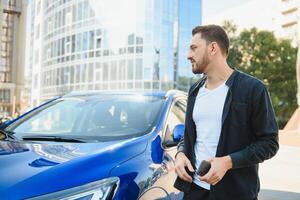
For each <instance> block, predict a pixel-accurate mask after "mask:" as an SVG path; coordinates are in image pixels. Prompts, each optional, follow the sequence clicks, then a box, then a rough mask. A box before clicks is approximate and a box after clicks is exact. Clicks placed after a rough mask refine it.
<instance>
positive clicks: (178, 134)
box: [173, 124, 184, 142]
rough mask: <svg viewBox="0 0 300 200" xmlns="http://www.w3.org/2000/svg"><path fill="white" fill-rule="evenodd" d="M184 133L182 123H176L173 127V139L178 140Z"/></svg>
mask: <svg viewBox="0 0 300 200" xmlns="http://www.w3.org/2000/svg"><path fill="white" fill-rule="evenodd" d="M183 135H184V124H177V125H176V126H175V127H174V129H173V141H174V142H179V141H180V140H181V138H183Z"/></svg>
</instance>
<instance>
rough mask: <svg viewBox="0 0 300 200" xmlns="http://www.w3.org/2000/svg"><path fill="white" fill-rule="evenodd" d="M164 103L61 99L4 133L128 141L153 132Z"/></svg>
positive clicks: (109, 97) (124, 98) (112, 97)
mask: <svg viewBox="0 0 300 200" xmlns="http://www.w3.org/2000/svg"><path fill="white" fill-rule="evenodd" d="M164 101H165V98H164V97H156V96H142V95H101V96H99V97H90V98H89V97H82V98H81V97H80V98H64V99H59V100H56V101H54V102H51V103H49V104H47V105H46V106H43V107H42V108H40V109H38V110H36V111H34V112H33V113H31V114H29V115H28V116H24V117H23V118H21V119H19V120H17V121H16V122H14V123H13V124H11V125H10V126H9V127H7V128H6V130H7V131H12V132H14V135H15V136H16V137H19V138H22V137H23V136H27V135H35V134H36V135H60V136H62V135H64V136H76V137H80V138H83V139H84V138H97V139H99V140H101V139H103V138H105V139H106V140H107V139H110V138H118V139H122V138H128V137H129V138H130V137H134V136H137V135H141V134H146V133H148V132H149V131H150V130H152V128H153V127H154V126H155V123H156V121H157V118H158V116H159V114H160V111H161V108H162V105H163V103H164Z"/></svg>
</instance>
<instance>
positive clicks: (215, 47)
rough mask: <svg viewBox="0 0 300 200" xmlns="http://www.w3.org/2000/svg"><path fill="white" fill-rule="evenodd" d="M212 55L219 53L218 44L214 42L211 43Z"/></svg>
mask: <svg viewBox="0 0 300 200" xmlns="http://www.w3.org/2000/svg"><path fill="white" fill-rule="evenodd" d="M209 49H210V54H211V55H215V54H216V53H217V52H218V51H219V46H218V43H216V42H212V43H210V48H209Z"/></svg>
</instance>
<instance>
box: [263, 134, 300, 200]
mask: <svg viewBox="0 0 300 200" xmlns="http://www.w3.org/2000/svg"><path fill="white" fill-rule="evenodd" d="M279 140H280V149H279V151H278V153H277V155H276V156H275V157H274V158H272V159H271V160H268V161H265V162H264V163H262V164H260V171H259V174H260V179H261V192H260V196H259V200H300V135H299V134H298V133H297V132H284V133H283V132H281V133H280V137H279Z"/></svg>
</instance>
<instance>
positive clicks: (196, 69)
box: [192, 54, 209, 74]
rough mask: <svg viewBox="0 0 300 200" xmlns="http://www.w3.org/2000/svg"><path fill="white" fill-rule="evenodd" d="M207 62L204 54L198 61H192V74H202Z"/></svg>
mask: <svg viewBox="0 0 300 200" xmlns="http://www.w3.org/2000/svg"><path fill="white" fill-rule="evenodd" d="M208 64H209V60H208V56H207V55H206V54H204V55H203V57H202V59H201V60H200V61H199V62H193V64H192V71H193V73H194V74H202V73H205V69H206V68H207V65H208Z"/></svg>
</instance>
